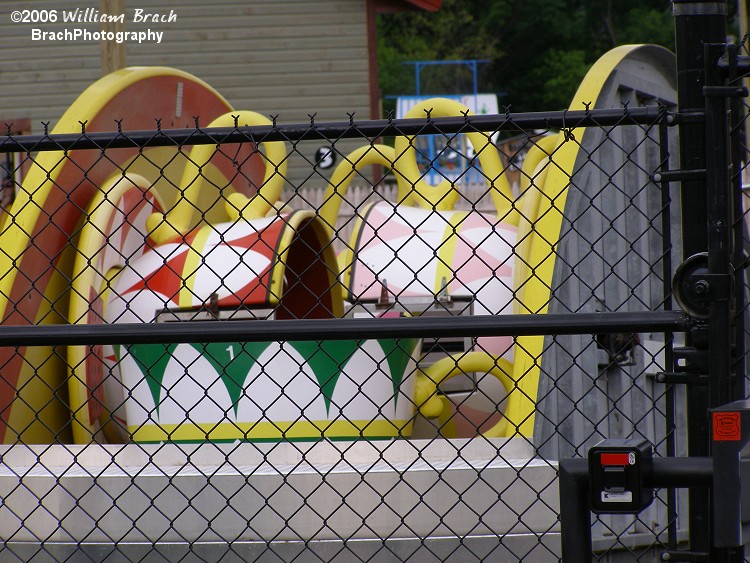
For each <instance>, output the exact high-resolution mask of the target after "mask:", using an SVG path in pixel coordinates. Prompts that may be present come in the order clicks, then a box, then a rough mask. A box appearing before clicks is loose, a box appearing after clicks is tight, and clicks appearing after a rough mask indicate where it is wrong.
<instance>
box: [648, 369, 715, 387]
mask: <svg viewBox="0 0 750 563" xmlns="http://www.w3.org/2000/svg"><path fill="white" fill-rule="evenodd" d="M647 375H648V376H650V377H652V378H653V379H654V381H656V383H666V384H668V385H697V386H702V387H705V386H708V375H706V374H705V373H690V372H686V371H659V372H656V373H653V374H647Z"/></svg>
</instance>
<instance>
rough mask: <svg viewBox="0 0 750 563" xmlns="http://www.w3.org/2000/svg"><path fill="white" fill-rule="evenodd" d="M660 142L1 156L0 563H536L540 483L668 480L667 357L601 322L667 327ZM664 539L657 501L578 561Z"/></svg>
mask: <svg viewBox="0 0 750 563" xmlns="http://www.w3.org/2000/svg"><path fill="white" fill-rule="evenodd" d="M488 117H489V116H488ZM667 118H668V113H667V112H666V111H665V108H664V107H659V106H655V105H646V103H645V102H644V107H629V106H626V107H624V108H623V109H620V110H616V111H610V110H607V111H597V110H589V111H585V112H565V113H549V114H534V115H521V114H508V115H505V116H494V117H492V118H491V119H490V118H471V117H461V118H435V119H431V118H427V119H420V120H410V121H397V120H389V121H383V122H362V123H358V122H355V121H354V120H352V121H351V122H350V123H345V124H315V123H313V124H311V125H310V126H309V127H301V126H300V127H298V126H294V127H293V126H284V125H278V124H275V123H274V124H273V125H268V126H257V127H242V126H241V124H238V123H237V122H235V127H226V128H208V129H207V128H201V127H198V126H196V128H194V129H181V130H162V129H156V128H155V129H154V130H153V131H134V132H128V131H124V130H120V131H119V132H117V133H111V134H103V133H89V132H86V131H85V129H84V130H83V131H82V132H81V133H80V134H76V135H52V134H45V135H41V136H25V137H24V136H14V135H11V134H9V135H7V136H6V137H4V138H3V139H2V142H0V149H1V150H2V151H3V152H4V153H5V154H7V155H8V159H6V160H5V165H4V173H5V176H6V182H5V184H4V186H6V187H7V186H12V189H11V188H7V189H4V191H3V197H4V200H3V202H4V205H3V209H4V212H3V223H2V225H3V227H2V233H1V235H0V236H2V237H4V238H3V240H5V241H8V244H4V245H2V247H0V261H2V263H3V266H4V269H3V270H2V271H3V272H4V274H3V279H2V280H0V283H1V284H2V285H0V289H1V290H2V295H0V300H2V302H3V303H4V306H5V314H4V315H5V323H4V324H5V325H6V328H8V329H9V332H8V333H7V334H6V336H7V338H8V339H9V340H8V339H6V340H5V341H4V344H5V347H3V348H2V349H0V354H1V355H2V358H1V359H0V365H2V374H3V377H2V379H0V385H2V389H1V390H0V396H1V397H2V405H1V406H0V412H2V434H0V436H1V437H2V439H3V442H4V445H3V446H2V450H1V451H2V464H1V465H0V473H1V474H0V498H2V503H1V504H0V528H2V533H1V534H0V537H2V539H3V543H2V546H1V547H0V558H2V559H3V560H8V561H10V560H21V561H29V560H34V561H37V560H38V561H44V560H51V559H54V560H70V561H73V560H87V559H91V560H107V561H109V560H113V561H115V560H127V561H145V560H148V561H156V560H168V561H180V560H218V559H222V560H229V561H231V560H238V561H240V560H249V559H260V560H264V561H277V560H278V561H292V560H304V561H311V560H322V561H334V560H335V561H345V560H346V561H349V560H362V561H368V560H378V561H381V560H391V559H392V560H407V559H413V558H416V559H420V560H456V561H467V560H479V559H489V560H527V561H557V560H558V559H559V557H560V535H559V534H560V529H559V522H558V515H559V510H560V508H559V507H560V503H561V502H562V503H564V502H565V499H559V497H558V491H557V479H556V476H557V460H558V459H560V458H563V457H581V456H585V455H586V452H587V450H588V448H589V447H591V446H592V445H594V444H596V443H597V442H599V441H600V440H601V439H604V438H644V439H648V440H650V441H651V442H653V443H654V444H655V448H656V455H657V456H676V455H680V454H684V451H682V448H683V447H684V446H682V444H683V443H684V434H685V424H686V423H685V420H684V416H685V412H684V409H683V408H682V407H681V406H680V405H683V404H684V397H682V395H681V393H682V392H681V391H680V390H679V389H678V388H673V387H672V386H670V385H667V384H664V383H660V382H659V380H658V378H657V377H656V375H657V374H658V373H660V372H665V371H669V370H671V369H672V368H673V366H672V365H671V363H672V362H673V359H672V346H673V345H674V344H675V337H673V336H672V334H671V333H664V332H659V331H656V330H654V331H651V330H649V329H645V330H635V329H632V328H624V329H622V330H621V329H620V328H619V326H620V324H621V322H622V321H623V319H625V317H624V316H618V315H621V314H632V313H644V314H651V313H658V312H664V311H669V310H670V308H671V277H672V269H673V267H674V266H675V265H676V264H677V260H678V259H679V258H680V256H681V252H680V247H679V236H678V235H677V236H676V231H675V229H676V228H678V227H679V224H680V218H679V196H678V195H677V194H676V192H670V185H669V184H668V183H660V182H655V180H654V175H655V174H657V173H658V172H660V171H662V170H665V169H668V168H669V166H670V160H671V156H670V154H671V152H670V151H672V150H673V146H671V145H672V143H673V141H674V135H673V133H672V130H671V128H669V127H668V119H667ZM467 134H472V135H474V137H473V139H472V141H471V142H467V141H466V135H467ZM427 135H430V136H432V137H428V136H427ZM477 135H478V136H479V138H480V139H483V140H484V142H483V143H482V144H481V145H479V144H478V142H477V141H476V139H477V137H476V136H477ZM394 138H395V139H396V142H395V143H394V141H393V139H394ZM426 138H431V139H433V141H436V142H438V144H440V145H445V146H446V148H445V149H444V150H443V151H441V152H440V153H439V154H438V155H437V156H436V155H434V154H431V153H430V152H429V151H427V150H426V149H425V145H424V144H423V141H422V140H423V139H426ZM508 138H512V139H513V143H512V145H511V144H509V143H503V139H508ZM342 139H347V140H348V142H349V143H351V142H352V139H356V140H357V141H358V142H360V143H361V144H362V146H363V149H361V150H359V151H354V152H350V151H348V150H346V151H344V150H340V149H339V144H340V143H341V140H342ZM322 142H324V143H325V144H326V145H327V146H330V150H331V151H332V152H331V153H330V154H329V155H327V156H328V157H329V158H333V159H335V162H336V163H337V168H336V169H335V171H334V172H333V173H332V174H330V171H326V170H323V169H322V168H321V166H320V164H321V163H320V162H316V161H314V159H311V158H310V156H309V155H310V153H311V147H313V146H318V145H320V144H321V143H322ZM347 146H349V145H347ZM497 146H500V147H509V146H512V147H513V152H509V153H507V154H506V153H504V152H502V150H501V151H498V149H497V148H496V147H497ZM492 153H494V156H492ZM491 156H492V157H491ZM493 159H494V160H493ZM524 159H525V160H524ZM295 160H296V161H297V163H299V162H300V161H302V162H306V163H307V164H308V165H309V174H308V176H307V177H306V178H302V179H294V178H292V177H288V176H286V172H285V170H286V164H287V163H288V162H290V161H295ZM438 160H440V162H437V161H438ZM412 161H413V162H414V165H413V170H411V171H405V170H409V169H408V165H409V164H410V163H411V162H412ZM446 162H447V164H446ZM417 163H419V164H417ZM438 165H439V166H438ZM436 169H437V170H438V172H435V170H436ZM329 177H330V178H331V180H330V183H329ZM428 181H429V182H431V183H432V184H439V183H440V185H438V186H437V187H435V186H434V185H433V187H431V188H426V187H425V185H424V183H425V182H428ZM441 182H442V183H441ZM277 185H283V191H280V193H279V194H277V193H276V192H275V190H276V189H277V188H276V186H277ZM441 186H442V187H441ZM441 190H442V191H441ZM9 194H13V195H12V197H11V195H9ZM535 313H544V315H538V316H536V317H533V318H534V319H537V322H538V324H539V327H540V328H539V329H538V330H537V331H527V332H524V333H519V332H516V331H515V330H514V325H515V324H516V323H520V322H521V321H522V320H523V318H524V317H527V316H528V315H529V314H535ZM587 313H610V314H612V315H613V316H611V317H609V318H610V319H611V326H609V327H605V329H603V330H602V331H601V332H600V333H592V332H591V331H590V330H589V328H588V327H587V326H586V325H585V324H580V326H577V327H574V328H573V329H569V330H566V331H563V332H561V331H557V330H555V329H553V328H551V325H547V324H545V323H546V322H547V320H546V319H548V318H553V317H555V318H560V316H562V317H564V318H566V319H568V320H569V322H570V323H572V324H574V325H575V319H576V315H585V314H587ZM482 317H484V319H483V318H482ZM495 318H496V319H500V320H504V322H505V325H502V323H501V324H500V325H497V326H495V328H487V325H482V324H481V322H482V321H483V320H484V321H487V320H488V319H495ZM644 318H645V317H644ZM311 321H313V323H311ZM459 321H465V323H464V324H460V322H459ZM550 322H551V321H550ZM450 323H454V324H453V325H451V324H450ZM472 323H474V324H472ZM26 325H33V328H35V329H37V332H35V333H34V334H35V335H36V339H35V340H34V341H33V345H28V341H27V342H21V341H19V342H13V341H12V339H13V338H14V337H13V334H14V333H13V332H12V330H11V328H17V329H20V328H22V327H23V326H26ZM623 325H624V326H625V324H624V323H623ZM253 326H256V327H262V328H258V329H257V330H255V331H253V329H252V327H253ZM451 326H455V327H457V328H456V329H455V330H451V329H450V328H448V329H446V330H443V331H441V330H440V327H451ZM519 326H520V325H519ZM627 326H630V325H627ZM311 327H312V328H311ZM339 327H342V328H339ZM367 327H372V330H373V331H374V332H370V333H368V332H367ZM401 327H403V328H401ZM411 327H415V328H413V329H412V328H411ZM498 327H499V328H498ZM547 327H550V328H547ZM266 328H267V329H268V331H272V330H275V331H276V332H268V331H267V332H266V334H273V336H272V337H268V336H266V337H265V339H264V335H263V331H265V330H266ZM431 328H433V329H434V330H433V331H432V332H430V330H429V329H431ZM576 328H577V330H576ZM530 332H532V333H530ZM545 334H547V336H544V335H545ZM45 339H46V340H45ZM682 514H684V498H682V495H672V496H670V495H669V494H668V493H667V492H666V491H662V492H659V493H658V494H657V498H656V501H655V502H654V504H653V505H652V506H651V507H650V508H649V509H647V510H646V511H644V512H642V513H641V514H640V515H638V516H600V517H598V518H596V519H594V521H593V537H594V548H595V550H596V552H597V554H598V556H599V557H600V558H602V559H608V560H618V559H617V558H618V557H619V558H623V559H622V560H633V559H634V558H635V559H638V558H640V557H641V556H643V557H644V558H646V557H650V556H652V555H653V553H654V550H660V549H667V548H674V547H675V545H673V544H674V543H675V542H677V541H682V540H684V539H685V530H684V519H683V520H678V515H682ZM648 554H651V555H648Z"/></svg>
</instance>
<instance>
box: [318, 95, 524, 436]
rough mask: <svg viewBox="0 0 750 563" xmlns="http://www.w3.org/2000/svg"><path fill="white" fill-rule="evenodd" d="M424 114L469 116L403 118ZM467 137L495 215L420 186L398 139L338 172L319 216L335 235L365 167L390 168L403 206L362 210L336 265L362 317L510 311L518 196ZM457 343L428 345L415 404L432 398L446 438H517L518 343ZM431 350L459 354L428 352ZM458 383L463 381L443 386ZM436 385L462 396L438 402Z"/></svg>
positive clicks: (429, 104)
mask: <svg viewBox="0 0 750 563" xmlns="http://www.w3.org/2000/svg"><path fill="white" fill-rule="evenodd" d="M425 111H430V112H431V113H430V116H431V117H446V116H454V115H461V114H464V115H465V114H466V113H467V112H468V109H467V108H465V107H464V106H462V105H461V104H458V103H457V102H454V101H452V100H440V99H433V100H427V101H425V102H423V103H421V104H419V105H417V106H415V107H414V108H413V109H412V110H411V111H410V112H409V114H408V115H407V117H424V115H423V113H424V112H425ZM467 137H468V139H469V141H470V142H471V143H472V145H473V146H474V149H475V153H476V154H477V155H478V160H479V161H480V164H481V166H482V171H483V174H484V176H485V177H486V178H488V179H490V180H491V181H490V185H489V186H488V191H489V193H490V194H491V197H492V200H493V202H494V204H495V207H496V210H497V215H495V216H493V215H488V214H484V213H480V212H477V211H456V210H453V204H454V203H455V201H456V200H457V199H458V197H459V193H458V191H457V189H456V187H455V185H453V184H451V183H450V182H448V181H447V180H445V181H443V182H441V183H440V184H439V185H438V186H430V185H428V184H427V183H426V182H425V181H424V180H423V179H422V177H423V176H424V174H423V173H422V172H421V171H420V170H419V169H418V167H417V164H416V158H415V156H414V150H415V149H414V147H413V143H412V142H411V140H410V139H409V138H408V137H399V138H397V139H396V146H395V148H391V147H388V146H384V145H371V146H366V147H362V148H360V149H358V150H356V151H354V152H353V153H351V154H350V155H349V156H348V157H346V158H345V159H344V160H343V161H342V163H341V164H339V166H338V167H337V169H336V170H335V171H334V173H333V175H332V177H331V181H330V183H329V187H328V190H327V192H326V195H325V197H324V201H325V204H324V205H323V206H322V208H321V211H320V214H321V217H322V218H323V220H324V221H325V223H326V224H328V225H329V226H330V227H331V228H332V227H333V225H334V224H335V221H336V217H337V215H338V210H339V207H340V205H341V203H342V202H343V200H344V195H345V193H346V190H347V188H348V186H349V183H350V181H351V179H352V178H353V177H354V175H355V173H356V172H357V171H358V170H360V169H361V168H362V167H364V166H366V165H371V164H377V165H382V166H386V167H389V168H391V169H392V170H393V171H394V175H395V177H396V179H397V181H398V188H399V190H398V196H397V200H398V202H399V203H398V204H393V203H390V202H386V201H380V202H377V203H373V204H369V205H367V206H365V207H363V208H362V209H361V210H359V212H358V214H357V220H356V223H355V226H354V232H353V234H352V236H351V241H350V243H349V245H348V246H347V249H346V250H345V251H344V252H343V253H342V254H341V255H340V256H339V265H340V268H341V271H342V283H343V285H344V287H345V299H346V301H347V303H349V304H350V306H351V308H352V311H355V312H356V314H359V315H361V316H368V314H369V315H370V316H374V315H377V314H379V313H380V312H382V311H400V312H405V313H406V314H409V315H412V316H436V315H437V316H446V315H494V314H504V313H510V312H512V308H513V304H514V264H515V247H516V243H517V223H518V221H517V213H516V212H515V211H514V210H513V209H512V203H513V201H514V197H513V195H512V193H511V190H510V186H509V185H508V182H507V179H506V177H505V176H504V174H503V167H502V163H501V161H500V158H499V154H498V151H497V149H496V148H495V147H494V146H493V145H492V144H491V142H490V140H489V138H488V137H487V136H486V135H484V134H483V133H476V132H474V133H468V134H467ZM397 155H398V158H397ZM452 340H453V341H452V342H446V340H445V339H442V340H441V341H439V342H436V343H425V350H424V351H425V352H426V354H425V356H424V357H423V358H421V359H420V362H419V366H420V371H421V372H422V373H421V375H420V381H421V385H420V384H418V385H419V387H420V389H421V390H422V392H420V393H418V395H419V396H418V400H417V404H420V405H423V403H424V401H426V400H428V398H430V406H429V407H423V408H422V409H421V410H422V412H423V413H429V414H430V416H431V417H439V418H440V419H441V423H440V427H441V429H440V431H441V433H442V434H443V435H444V436H449V437H459V436H460V437H469V436H474V435H476V434H477V429H478V428H479V429H480V430H481V431H483V433H484V434H485V435H487V436H504V435H506V434H507V435H512V434H513V433H514V430H515V429H514V428H512V427H511V425H508V424H507V423H506V420H505V418H504V416H503V413H504V405H505V397H507V395H508V394H509V393H510V392H511V391H512V390H513V388H514V385H513V384H512V380H511V376H510V374H512V373H513V367H512V360H513V339H512V337H481V338H477V339H475V340H473V339H463V338H458V339H452ZM433 347H435V348H437V349H439V350H444V349H445V348H448V352H455V354H453V355H452V356H449V357H444V356H445V353H444V352H443V351H441V352H437V353H436V352H433V353H428V352H429V351H430V349H432V348H433ZM441 358H443V359H441ZM456 376H461V377H459V378H457V379H462V382H451V383H450V384H447V383H446V382H447V380H448V379H450V378H452V377H456ZM438 386H440V389H441V390H443V391H446V390H449V389H451V388H452V389H453V390H454V391H455V390H462V391H463V392H461V393H445V394H440V395H438V393H437V389H438ZM426 389H430V390H431V391H430V392H427V391H425V390H426ZM438 404H439V405H441V406H442V407H441V408H438Z"/></svg>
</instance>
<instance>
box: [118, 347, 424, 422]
mask: <svg viewBox="0 0 750 563" xmlns="http://www.w3.org/2000/svg"><path fill="white" fill-rule="evenodd" d="M362 342H363V341H361V340H326V341H323V342H315V341H295V342H289V343H287V344H288V345H291V346H292V347H293V348H294V349H295V350H296V351H297V352H299V354H300V355H301V356H302V357H303V358H304V359H305V361H307V363H308V364H309V365H310V367H311V368H312V370H313V373H314V374H315V377H316V379H317V381H318V385H319V386H320V391H321V393H322V394H323V398H324V401H325V405H326V412H328V411H329V409H330V405H331V400H332V399H333V392H334V389H335V388H336V383H337V381H338V379H339V377H340V376H341V372H342V371H343V369H344V366H346V364H347V363H348V362H349V360H350V359H351V358H352V356H353V355H354V353H355V352H356V351H357V349H358V348H359V347H360V346H361V345H362ZM417 343H418V340H417V339H416V338H405V339H399V340H392V339H381V340H378V344H379V345H380V347H381V349H382V350H383V352H384V355H385V358H386V361H387V363H388V369H389V371H390V374H391V380H392V382H393V394H394V400H395V401H398V389H399V387H400V386H401V382H402V381H403V379H404V372H405V371H406V367H407V365H408V363H409V359H410V358H411V356H412V354H413V353H414V350H415V348H416V346H417ZM235 345H237V346H239V347H240V349H239V350H238V352H237V354H236V355H234V358H233V359H231V360H229V361H226V359H227V358H228V357H229V352H228V349H229V347H231V346H235ZM192 346H193V347H194V348H195V349H196V350H197V351H198V353H199V354H201V355H202V356H203V357H204V358H206V360H208V362H209V363H210V364H211V366H212V367H213V368H214V369H215V370H216V373H218V374H219V376H220V377H221V381H222V382H223V383H224V386H225V387H226V389H227V393H228V394H229V397H230V398H231V400H232V406H233V408H234V411H235V415H236V414H237V408H238V405H239V400H240V398H241V397H242V391H243V389H244V386H245V379H246V378H247V375H248V374H249V373H250V370H251V369H252V368H253V366H254V365H255V363H256V362H257V361H258V358H259V357H260V356H261V355H262V354H263V352H264V351H265V350H266V348H268V346H270V342H246V343H242V344H239V343H236V342H235V343H231V342H214V343H210V344H192ZM176 348H177V344H135V345H132V346H128V347H127V350H128V352H129V353H130V354H131V355H132V356H133V359H134V360H135V362H136V364H137V365H138V368H139V369H140V370H141V372H142V373H143V375H144V378H145V379H146V382H147V384H148V387H149V390H150V391H151V396H152V397H153V399H154V404H155V405H156V414H157V415H158V414H159V399H160V397H161V389H162V382H163V381H164V374H165V373H166V370H167V365H168V364H169V360H171V359H172V355H173V354H174V351H175V349H176ZM116 352H117V354H118V356H119V355H120V347H119V346H118V347H117V350H116Z"/></svg>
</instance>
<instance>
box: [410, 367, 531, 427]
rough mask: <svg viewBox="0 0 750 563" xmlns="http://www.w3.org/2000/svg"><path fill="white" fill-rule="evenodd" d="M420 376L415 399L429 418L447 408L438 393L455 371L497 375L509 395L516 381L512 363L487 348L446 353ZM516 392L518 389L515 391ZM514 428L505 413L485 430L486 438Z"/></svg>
mask: <svg viewBox="0 0 750 563" xmlns="http://www.w3.org/2000/svg"><path fill="white" fill-rule="evenodd" d="M421 372H422V373H421V374H420V375H419V376H418V378H417V384H416V389H415V395H414V402H415V404H416V405H417V408H418V409H419V412H420V414H422V415H423V416H426V417H427V418H436V417H438V416H440V414H441V412H442V411H443V410H444V409H445V408H446V406H447V401H445V400H443V398H442V397H441V396H440V395H438V393H437V387H438V386H439V385H440V384H441V383H442V382H443V381H445V380H447V379H450V378H451V377H453V376H454V375H459V374H464V373H473V372H483V373H489V374H492V375H494V376H495V377H496V378H497V379H498V380H499V381H500V383H502V385H503V387H504V388H505V392H506V394H507V395H508V396H509V397H510V396H512V395H513V393H514V387H515V383H514V381H513V378H512V376H511V374H512V373H513V365H512V364H511V363H510V362H509V361H508V360H506V359H504V358H498V357H496V356H493V355H491V354H488V353H486V352H469V353H466V354H461V355H454V356H446V357H445V358H442V359H440V360H438V361H437V362H435V363H434V364H431V365H429V366H428V367H426V368H424V369H423V370H421ZM516 392H517V391H516ZM514 432H515V428H512V427H510V426H509V425H508V420H507V419H506V418H505V417H503V418H502V419H501V420H500V422H498V423H497V424H495V426H493V427H492V428H490V429H489V430H487V431H486V432H484V433H483V434H482V435H483V436H485V437H486V438H501V437H504V436H506V435H512V434H513V433H514Z"/></svg>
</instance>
